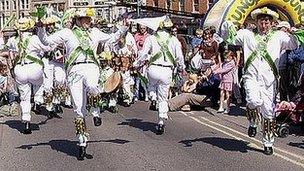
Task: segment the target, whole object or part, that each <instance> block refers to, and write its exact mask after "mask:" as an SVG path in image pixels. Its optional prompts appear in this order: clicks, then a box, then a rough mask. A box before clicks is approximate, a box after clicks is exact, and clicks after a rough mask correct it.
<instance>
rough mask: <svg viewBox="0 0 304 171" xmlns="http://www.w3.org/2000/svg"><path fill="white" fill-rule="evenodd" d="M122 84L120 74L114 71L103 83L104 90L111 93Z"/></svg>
mask: <svg viewBox="0 0 304 171" xmlns="http://www.w3.org/2000/svg"><path fill="white" fill-rule="evenodd" d="M121 86H122V76H121V74H120V72H114V73H113V74H112V75H111V76H110V77H109V78H108V79H107V81H106V82H105V84H104V92H105V93H112V92H114V91H116V90H118V89H119V88H120V87H121Z"/></svg>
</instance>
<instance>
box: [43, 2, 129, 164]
mask: <svg viewBox="0 0 304 171" xmlns="http://www.w3.org/2000/svg"><path fill="white" fill-rule="evenodd" d="M94 15H95V10H94V9H92V8H85V9H78V10H77V11H76V15H75V25H74V26H73V28H72V29H69V28H64V29H62V30H60V31H57V32H55V33H53V34H52V35H49V36H47V35H46V33H45V30H44V29H42V28H39V29H38V32H39V36H40V39H41V40H43V42H44V43H46V44H50V43H54V44H56V45H60V44H63V43H65V45H66V51H67V59H66V62H65V68H66V69H67V73H68V86H69V89H70V92H71V95H72V98H73V102H74V104H75V113H76V118H75V127H76V135H77V138H78V140H79V144H78V145H79V154H78V159H79V160H84V158H85V157H86V158H91V157H89V156H88V155H87V154H86V147H87V141H88V133H87V131H86V123H85V116H86V106H87V105H88V107H89V109H90V110H89V111H90V113H91V114H92V115H93V116H94V117H93V122H94V125H95V126H100V125H101V118H100V116H99V114H100V108H99V106H98V102H99V100H100V89H99V85H98V81H99V77H100V72H99V66H98V62H97V59H96V56H95V54H96V51H97V46H98V43H99V42H106V41H111V42H114V41H116V40H117V39H118V38H119V36H120V35H121V34H122V33H123V32H125V28H124V27H121V29H120V30H118V31H117V32H116V33H115V34H111V35H108V34H105V33H103V32H101V31H100V30H99V29H97V28H91V21H92V17H93V16H94ZM40 25H41V24H40ZM84 99H88V100H89V101H88V102H89V103H88V104H86V101H85V100H84Z"/></svg>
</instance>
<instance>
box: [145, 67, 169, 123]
mask: <svg viewBox="0 0 304 171" xmlns="http://www.w3.org/2000/svg"><path fill="white" fill-rule="evenodd" d="M147 76H148V79H149V84H148V92H149V95H150V99H151V100H157V102H158V106H159V107H158V117H159V119H160V121H162V120H163V119H168V115H167V113H168V111H169V107H168V103H167V101H168V95H169V88H170V83H171V81H172V69H171V68H169V67H162V66H155V65H151V66H149V67H148V68H147Z"/></svg>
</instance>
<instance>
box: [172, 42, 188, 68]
mask: <svg viewBox="0 0 304 171" xmlns="http://www.w3.org/2000/svg"><path fill="white" fill-rule="evenodd" d="M174 40H175V42H176V43H175V44H176V46H175V57H176V59H177V61H176V62H177V68H178V69H179V71H182V70H184V69H185V68H186V66H185V62H184V55H183V51H182V45H181V43H180V41H179V40H178V39H177V38H175V39H174Z"/></svg>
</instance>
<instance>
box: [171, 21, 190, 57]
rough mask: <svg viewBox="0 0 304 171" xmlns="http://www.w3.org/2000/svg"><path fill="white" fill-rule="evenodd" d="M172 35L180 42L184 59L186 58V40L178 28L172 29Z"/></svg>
mask: <svg viewBox="0 0 304 171" xmlns="http://www.w3.org/2000/svg"><path fill="white" fill-rule="evenodd" d="M172 34H173V35H174V36H176V37H177V39H178V40H179V41H180V43H181V45H182V51H183V55H184V57H186V56H187V55H186V54H187V52H188V45H187V41H186V39H185V38H184V37H183V36H182V35H181V34H180V32H179V28H178V26H175V27H173V29H172Z"/></svg>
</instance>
